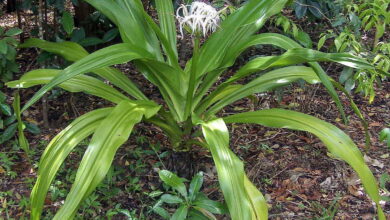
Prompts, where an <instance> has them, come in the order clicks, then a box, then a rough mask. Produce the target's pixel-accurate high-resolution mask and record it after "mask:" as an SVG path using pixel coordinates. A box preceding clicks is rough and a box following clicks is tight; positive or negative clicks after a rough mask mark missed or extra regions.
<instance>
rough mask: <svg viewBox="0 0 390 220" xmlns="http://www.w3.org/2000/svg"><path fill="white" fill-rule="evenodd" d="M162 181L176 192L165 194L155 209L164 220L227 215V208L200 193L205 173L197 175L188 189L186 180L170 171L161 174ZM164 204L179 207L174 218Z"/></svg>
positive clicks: (213, 217) (209, 217) (210, 217)
mask: <svg viewBox="0 0 390 220" xmlns="http://www.w3.org/2000/svg"><path fill="white" fill-rule="evenodd" d="M159 176H160V179H161V180H162V181H163V182H164V183H165V184H166V185H168V186H169V187H171V188H172V189H173V190H174V192H173V193H166V194H163V195H162V196H161V197H160V199H159V200H158V201H157V203H156V204H155V205H154V207H153V211H154V212H155V213H157V214H158V215H160V216H161V217H163V218H164V219H173V220H174V219H177V220H181V219H217V218H216V217H215V216H214V214H226V213H227V209H226V207H225V206H224V205H223V204H222V203H220V202H216V201H213V200H211V199H209V198H207V196H206V195H205V194H204V193H202V192H200V188H201V187H202V185H203V173H202V172H199V173H198V174H196V175H195V176H194V177H193V178H192V180H191V183H190V187H189V189H188V191H187V188H186V186H185V184H184V181H185V180H184V179H182V178H179V177H178V176H176V175H175V174H174V173H172V172H170V171H168V170H161V171H160V172H159ZM164 204H168V205H174V206H176V207H177V206H178V208H177V209H176V211H175V212H174V214H173V215H172V216H170V214H169V213H168V211H167V210H166V209H164V208H163V207H162V206H163V205H164Z"/></svg>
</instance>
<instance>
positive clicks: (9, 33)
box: [5, 28, 23, 37]
mask: <svg viewBox="0 0 390 220" xmlns="http://www.w3.org/2000/svg"><path fill="white" fill-rule="evenodd" d="M22 32H23V31H22V30H21V29H19V28H11V29H9V30H8V31H6V32H5V35H6V36H8V37H12V36H16V35H18V34H21V33H22Z"/></svg>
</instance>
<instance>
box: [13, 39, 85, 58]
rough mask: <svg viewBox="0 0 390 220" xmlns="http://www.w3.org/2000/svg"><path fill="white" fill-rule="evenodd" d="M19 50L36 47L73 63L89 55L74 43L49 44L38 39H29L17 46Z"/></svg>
mask: <svg viewBox="0 0 390 220" xmlns="http://www.w3.org/2000/svg"><path fill="white" fill-rule="evenodd" d="M19 47H20V48H27V47H38V48H39V49H42V50H44V51H47V52H50V53H54V54H58V55H60V56H62V57H64V58H65V59H66V60H69V61H72V62H75V61H77V60H80V59H82V58H84V57H85V56H87V55H88V54H89V53H88V52H87V51H86V50H85V49H84V48H83V47H82V46H80V45H79V44H77V43H75V42H69V41H65V42H57V43H54V42H49V41H45V40H41V39H38V38H30V39H28V40H26V42H25V43H23V44H21V45H19Z"/></svg>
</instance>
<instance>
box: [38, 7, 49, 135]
mask: <svg viewBox="0 0 390 220" xmlns="http://www.w3.org/2000/svg"><path fill="white" fill-rule="evenodd" d="M38 5H39V7H38V30H39V38H40V39H41V40H44V36H43V16H42V12H43V10H44V8H43V2H42V0H38ZM43 68H45V65H43ZM42 118H43V125H44V126H45V127H46V128H49V127H50V124H49V117H48V105H47V94H45V95H43V97H42Z"/></svg>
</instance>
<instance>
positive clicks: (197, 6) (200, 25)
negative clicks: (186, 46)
mask: <svg viewBox="0 0 390 220" xmlns="http://www.w3.org/2000/svg"><path fill="white" fill-rule="evenodd" d="M189 9H190V10H189V11H188V6H187V5H181V6H180V7H179V8H178V9H177V11H176V18H177V20H178V21H179V27H180V33H181V36H183V26H185V25H187V26H188V27H189V28H190V29H191V32H192V33H191V34H192V35H193V34H196V33H197V32H201V33H202V34H203V36H206V34H207V33H211V32H214V31H215V30H216V29H217V27H218V24H219V13H218V11H217V10H216V9H215V8H213V7H212V6H210V5H208V4H206V3H203V2H198V1H194V2H192V4H191V5H190V7H189ZM180 14H182V16H181V15H180Z"/></svg>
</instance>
